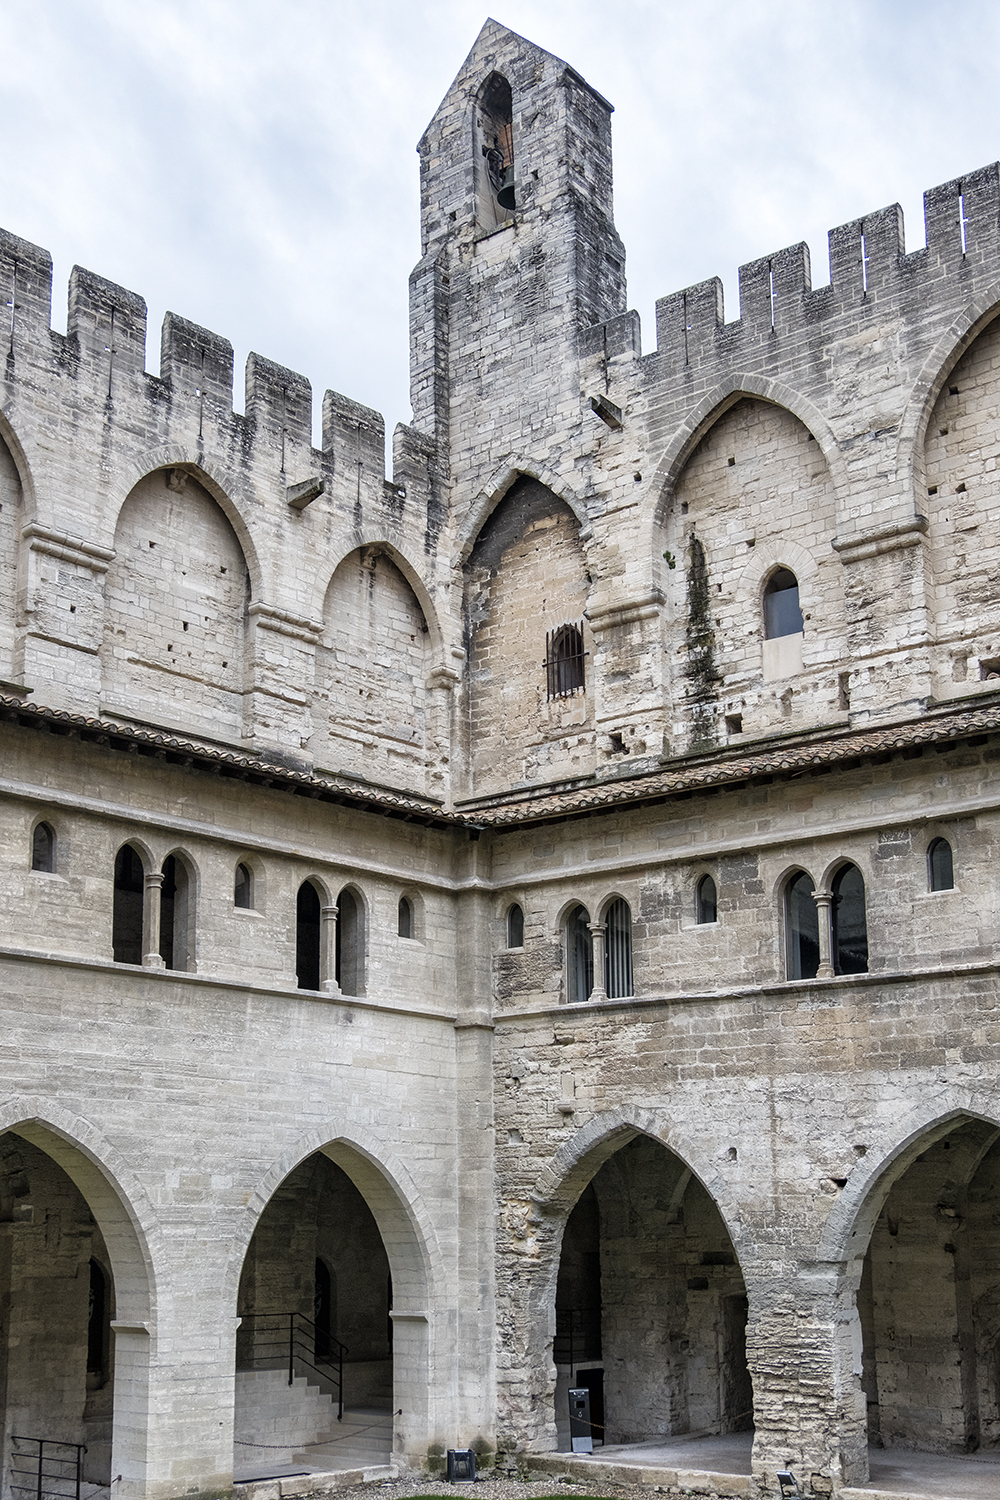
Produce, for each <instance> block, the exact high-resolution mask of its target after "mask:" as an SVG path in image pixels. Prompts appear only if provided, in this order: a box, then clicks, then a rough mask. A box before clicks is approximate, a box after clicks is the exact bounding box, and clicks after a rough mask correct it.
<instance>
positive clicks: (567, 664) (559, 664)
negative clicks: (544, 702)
mask: <svg viewBox="0 0 1000 1500" xmlns="http://www.w3.org/2000/svg"><path fill="white" fill-rule="evenodd" d="M587 655H588V653H587V652H586V651H584V649H583V621H582V620H581V621H580V623H579V625H560V626H559V628H558V630H549V631H547V632H546V636H545V663H544V665H545V674H546V687H547V695H548V698H549V699H550V700H551V699H553V698H570V697H572V696H573V694H574V693H582V692H585V691H586V677H585V671H584V662H585V659H586V657H587Z"/></svg>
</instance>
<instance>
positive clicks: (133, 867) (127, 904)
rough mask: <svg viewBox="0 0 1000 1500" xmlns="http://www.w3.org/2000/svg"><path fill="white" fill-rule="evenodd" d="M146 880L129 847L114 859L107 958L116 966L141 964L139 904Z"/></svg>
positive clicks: (124, 845)
mask: <svg viewBox="0 0 1000 1500" xmlns="http://www.w3.org/2000/svg"><path fill="white" fill-rule="evenodd" d="M145 884H146V879H145V871H144V869H143V865H142V860H141V859H140V858H139V855H138V853H137V852H136V850H135V849H133V848H132V845H131V844H123V845H122V847H121V848H120V849H119V851H118V853H117V855H116V856H115V889H114V898H113V903H112V914H111V954H112V957H113V958H114V961H115V963H116V964H141V963H142V903H143V892H144V889H145Z"/></svg>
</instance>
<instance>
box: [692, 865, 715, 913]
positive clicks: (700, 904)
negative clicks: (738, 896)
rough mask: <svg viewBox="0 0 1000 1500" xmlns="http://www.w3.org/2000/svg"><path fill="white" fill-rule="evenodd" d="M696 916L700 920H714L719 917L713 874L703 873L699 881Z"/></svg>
mask: <svg viewBox="0 0 1000 1500" xmlns="http://www.w3.org/2000/svg"><path fill="white" fill-rule="evenodd" d="M695 917H696V919H697V921H698V922H714V921H716V919H717V917H718V902H717V899H716V892H715V881H714V880H713V879H712V877H711V875H703V876H702V877H701V879H700V880H699V882H698V890H697V893H696V896H695Z"/></svg>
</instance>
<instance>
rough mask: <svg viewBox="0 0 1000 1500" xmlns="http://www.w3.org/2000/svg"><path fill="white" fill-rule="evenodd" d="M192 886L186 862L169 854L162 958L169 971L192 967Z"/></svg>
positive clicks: (165, 863) (162, 898)
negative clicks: (190, 910)
mask: <svg viewBox="0 0 1000 1500" xmlns="http://www.w3.org/2000/svg"><path fill="white" fill-rule="evenodd" d="M190 891H191V885H190V880H189V878H188V872H187V868H186V866H185V864H184V861H183V860H182V859H177V858H176V857H175V856H174V855H173V854H168V855H167V858H166V859H165V860H164V861H163V884H162V886H161V887H160V957H161V958H162V959H163V963H164V965H165V967H166V968H168V969H188V968H190V967H191V965H190V962H189V958H190V942H189V937H190V934H189V931H188V923H189V900H190Z"/></svg>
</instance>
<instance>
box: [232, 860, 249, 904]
mask: <svg viewBox="0 0 1000 1500" xmlns="http://www.w3.org/2000/svg"><path fill="white" fill-rule="evenodd" d="M233 905H234V906H239V907H241V908H242V909H243V910H244V911H249V910H250V909H251V907H252V906H253V871H252V870H251V869H250V866H249V865H244V864H242V863H241V864H238V865H237V866H236V881H235V883H234V886H233Z"/></svg>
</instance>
